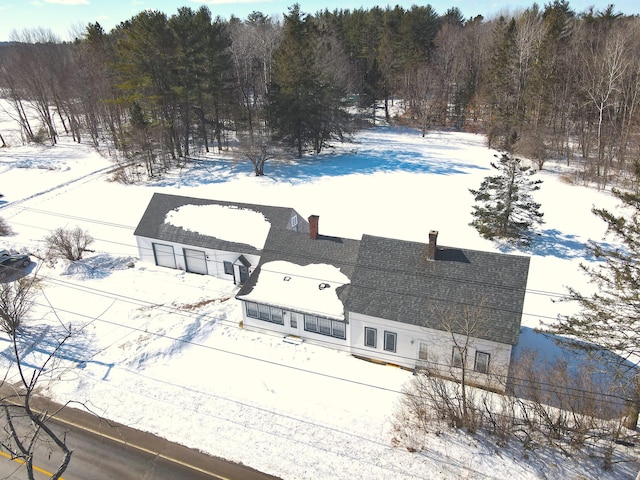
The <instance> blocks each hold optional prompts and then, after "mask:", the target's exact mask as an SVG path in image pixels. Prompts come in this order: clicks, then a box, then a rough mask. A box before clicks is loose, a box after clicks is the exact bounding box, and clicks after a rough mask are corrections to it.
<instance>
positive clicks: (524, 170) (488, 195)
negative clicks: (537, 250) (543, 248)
mask: <svg viewBox="0 0 640 480" xmlns="http://www.w3.org/2000/svg"><path fill="white" fill-rule="evenodd" d="M491 166H492V167H493V168H495V169H496V170H498V171H499V172H500V173H499V175H496V176H490V177H486V178H485V179H484V180H483V181H482V184H481V185H480V188H479V189H478V190H473V189H469V191H470V192H471V193H472V194H473V196H474V198H475V201H476V203H480V204H481V205H474V206H473V211H472V212H471V215H472V216H473V221H472V222H471V223H470V225H471V226H473V227H475V228H476V230H478V232H479V233H480V235H482V236H483V237H484V238H488V239H493V238H495V237H499V238H504V239H507V240H509V241H513V242H517V243H521V244H524V245H528V243H529V232H530V230H531V229H532V228H533V226H534V225H536V224H542V223H543V220H542V217H543V215H544V214H543V213H542V212H540V204H539V203H536V202H535V201H534V200H533V198H532V196H531V192H534V191H536V190H539V189H540V184H541V183H542V180H533V179H532V178H531V176H532V175H533V174H534V173H535V172H533V171H532V170H531V169H530V168H529V167H525V166H523V165H522V163H521V160H520V159H519V158H515V157H512V156H510V155H508V154H506V153H504V154H502V156H501V157H500V158H499V160H498V162H497V163H496V162H491Z"/></svg>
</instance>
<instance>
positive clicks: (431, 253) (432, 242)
mask: <svg viewBox="0 0 640 480" xmlns="http://www.w3.org/2000/svg"><path fill="white" fill-rule="evenodd" d="M437 242H438V231H437V230H431V231H430V232H429V245H428V246H427V260H430V261H433V260H435V259H436V245H437Z"/></svg>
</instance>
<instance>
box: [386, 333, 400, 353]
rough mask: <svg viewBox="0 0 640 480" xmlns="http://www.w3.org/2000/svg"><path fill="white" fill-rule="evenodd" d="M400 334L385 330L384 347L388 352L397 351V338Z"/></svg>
mask: <svg viewBox="0 0 640 480" xmlns="http://www.w3.org/2000/svg"><path fill="white" fill-rule="evenodd" d="M397 337H398V335H397V334H395V333H393V332H384V349H385V350H386V351H387V352H395V351H396V339H397Z"/></svg>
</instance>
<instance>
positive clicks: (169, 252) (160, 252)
mask: <svg viewBox="0 0 640 480" xmlns="http://www.w3.org/2000/svg"><path fill="white" fill-rule="evenodd" d="M153 255H154V257H155V259H156V265H159V266H161V267H169V268H176V256H175V253H174V252H173V247H172V246H171V245H164V244H161V243H153Z"/></svg>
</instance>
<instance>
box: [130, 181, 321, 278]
mask: <svg viewBox="0 0 640 480" xmlns="http://www.w3.org/2000/svg"><path fill="white" fill-rule="evenodd" d="M271 229H285V230H291V231H296V232H297V231H299V232H308V231H309V225H308V223H307V222H306V220H304V219H303V218H302V217H300V215H299V214H298V213H297V212H296V211H295V210H293V209H291V208H284V207H272V206H266V205H253V204H245V203H232V202H221V201H217V200H210V199H203V198H193V197H184V196H180V195H169V194H165V193H155V194H154V195H153V196H152V198H151V200H150V202H149V205H148V206H147V209H146V210H145V212H144V214H143V216H142V218H141V219H140V222H139V223H138V226H137V228H136V230H135V232H134V235H135V237H136V242H137V245H138V253H139V256H140V259H141V260H142V261H146V262H151V263H154V264H155V265H160V266H163V267H168V268H177V269H181V270H184V271H186V272H192V273H199V274H203V275H213V276H215V277H220V278H226V279H229V280H233V281H234V282H235V283H237V284H241V283H244V282H245V281H247V280H248V279H249V275H250V274H251V272H252V270H253V268H254V267H255V266H256V265H257V264H258V261H259V260H260V254H261V252H262V248H263V247H264V243H265V241H266V239H267V236H268V234H269V232H270V231H271Z"/></svg>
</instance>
